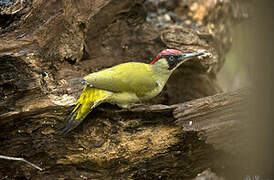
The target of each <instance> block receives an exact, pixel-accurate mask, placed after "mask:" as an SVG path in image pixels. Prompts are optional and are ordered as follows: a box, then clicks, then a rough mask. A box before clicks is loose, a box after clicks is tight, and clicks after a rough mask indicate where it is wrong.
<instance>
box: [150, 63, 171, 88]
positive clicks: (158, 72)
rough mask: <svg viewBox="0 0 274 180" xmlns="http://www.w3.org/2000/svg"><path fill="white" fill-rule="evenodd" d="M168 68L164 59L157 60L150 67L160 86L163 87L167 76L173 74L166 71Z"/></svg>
mask: <svg viewBox="0 0 274 180" xmlns="http://www.w3.org/2000/svg"><path fill="white" fill-rule="evenodd" d="M168 67H169V66H168V63H167V61H166V60H165V59H164V58H162V59H159V60H158V61H157V62H155V63H154V64H151V65H150V68H151V70H152V71H153V74H154V75H155V78H156V79H157V81H158V82H159V83H160V84H161V85H162V86H164V85H165V83H166V81H167V80H168V78H169V76H170V75H171V74H172V72H173V70H168Z"/></svg>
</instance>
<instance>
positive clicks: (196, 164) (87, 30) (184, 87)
mask: <svg viewBox="0 0 274 180" xmlns="http://www.w3.org/2000/svg"><path fill="white" fill-rule="evenodd" d="M15 2H16V3H13V4H11V5H9V6H8V7H7V8H3V9H4V10H3V11H1V15H0V18H1V21H0V25H1V29H0V30H1V34H0V37H1V38H0V73H1V74H0V90H1V92H0V125H1V127H0V129H1V132H0V154H1V155H5V156H12V157H22V158H24V159H26V160H28V161H30V162H32V163H34V164H37V165H39V166H40V167H42V168H43V169H44V171H42V172H38V171H36V170H35V169H32V168H31V167H29V166H27V165H25V164H20V162H9V161H5V160H0V161H1V163H0V177H4V178H5V177H7V178H11V179H15V178H29V179H41V178H44V179H57V178H71V179H91V178H102V179H130V178H131V179H143V178H147V179H156V178H168V179H176V178H193V177H195V176H196V175H197V174H198V173H200V172H202V171H204V170H205V169H208V168H212V169H214V170H216V171H217V172H218V173H220V174H222V173H224V171H223V170H222V169H220V168H218V167H219V166H229V167H230V166H232V165H231V164H229V162H224V161H217V162H216V160H214V159H213V158H212V157H216V156H218V157H223V156H227V155H228V156H229V157H232V158H235V157H236V156H235V153H236V154H237V151H236V148H235V147H234V145H235V144H234V141H233V140H234V137H235V136H238V134H239V133H240V130H239V129H238V127H239V126H238V123H240V121H239V120H238V117H239V116H240V114H242V113H241V112H242V111H243V109H242V107H243V105H242V104H245V103H246V99H247V98H246V96H247V95H246V93H247V91H246V90H239V91H236V92H232V93H228V94H219V95H216V96H212V97H208V98H203V99H198V100H194V99H197V98H202V97H205V96H210V95H214V94H216V93H219V92H221V89H220V88H219V87H218V85H217V83H216V74H217V73H218V71H219V69H220V68H221V67H222V65H223V63H224V56H225V54H226V52H228V50H229V49H230V44H231V41H230V39H231V37H230V29H231V25H233V24H234V23H235V22H236V21H238V20H239V19H242V17H243V15H242V12H241V11H240V10H241V9H239V8H238V9H237V8H235V7H242V5H241V4H240V6H239V4H238V3H236V2H234V1H217V2H216V1H210V3H208V2H209V1H198V0H197V1H193V2H192V1H191V2H190V1H189V2H186V1H184V0H181V1H180V2H179V1H174V3H171V4H169V3H168V1H167V2H166V3H167V4H165V5H166V6H168V8H169V9H170V10H171V11H172V12H177V14H179V16H180V17H181V19H187V20H188V21H183V22H181V21H179V20H176V17H173V16H172V18H174V19H173V20H170V21H172V23H173V24H169V25H168V26H161V27H158V26H156V24H157V23H156V24H155V23H153V22H149V21H148V17H149V16H148V15H149V13H151V12H150V11H153V10H152V9H150V8H151V7H153V6H152V5H149V3H150V1H144V0H134V1H130V0H125V1H117V0H108V1H102V0H97V1H85V0H79V1H72V0H68V1H63V0H60V1H47V0H34V1H28V2H27V3H21V4H20V2H21V1H15ZM147 3H148V4H147ZM195 3H196V5H195ZM144 4H145V6H146V7H147V9H145V8H144ZM193 6H195V7H196V8H193ZM1 8H2V7H1ZM184 8H185V9H184ZM156 9H157V8H156ZM231 11H233V13H230V12H231ZM159 17H160V15H159ZM163 48H176V49H180V50H182V51H184V52H193V51H197V50H199V49H205V50H207V51H208V52H209V53H210V54H211V56H210V57H207V58H203V59H194V60H192V61H190V62H188V63H186V64H184V65H183V66H182V67H180V69H178V70H177V71H176V72H175V73H174V74H173V75H172V77H171V78H170V79H169V81H168V83H167V84H166V87H165V89H164V91H163V92H162V93H161V95H160V96H158V97H157V98H155V99H153V100H151V101H150V102H146V104H147V105H146V106H145V108H144V106H140V107H136V108H134V109H131V110H121V109H119V108H117V107H116V106H112V105H107V104H103V105H101V106H100V107H98V108H97V109H96V110H94V111H93V112H92V113H91V114H90V115H89V116H88V117H87V118H86V120H85V121H84V123H82V124H81V125H80V127H79V128H77V129H76V130H75V131H73V132H72V133H71V134H70V135H69V136H66V137H64V136H60V135H58V133H57V131H56V127H57V126H58V125H59V124H60V123H61V122H62V121H63V120H64V118H65V117H66V116H67V115H68V113H69V112H70V111H71V110H72V105H73V104H74V103H75V100H76V97H77V95H79V93H80V92H81V88H82V87H81V86H80V87H79V86H78V85H79V84H78V83H77V79H76V80H75V78H79V77H83V76H84V75H87V74H89V73H91V72H94V71H96V70H100V69H103V68H107V67H110V66H113V65H116V64H119V63H123V62H128V61H138V62H145V63H148V62H149V61H151V60H152V58H153V57H154V56H155V55H156V54H157V53H158V52H159V51H160V50H162V49H163ZM74 81H76V83H74ZM190 100H193V101H190ZM186 101H188V102H186ZM184 102H186V103H184ZM151 104H162V105H151ZM234 110H237V112H238V111H239V113H237V112H235V113H234ZM216 117H222V118H221V119H219V118H216ZM175 122H176V123H177V124H176V123H175ZM178 125H179V126H178ZM181 126H182V127H183V128H181ZM222 130H225V131H222ZM234 133H235V135H232V136H231V134H234ZM227 136H230V137H231V141H226V140H224V139H226V137H227Z"/></svg>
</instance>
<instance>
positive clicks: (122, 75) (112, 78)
mask: <svg viewBox="0 0 274 180" xmlns="http://www.w3.org/2000/svg"><path fill="white" fill-rule="evenodd" d="M84 79H85V80H87V82H89V83H90V84H91V85H92V86H94V87H96V88H99V89H103V90H108V91H113V92H125V91H126V92H134V93H136V94H137V95H138V96H143V95H144V94H145V93H147V92H149V91H152V90H153V89H154V88H156V87H157V86H158V85H157V83H155V80H154V76H153V73H152V71H151V68H150V67H149V65H148V64H144V63H134V62H131V63H124V64H120V65H117V66H114V67H112V68H109V69H105V70H102V71H99V72H95V73H92V74H89V75H87V76H85V77H84Z"/></svg>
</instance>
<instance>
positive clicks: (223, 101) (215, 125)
mask: <svg viewBox="0 0 274 180" xmlns="http://www.w3.org/2000/svg"><path fill="white" fill-rule="evenodd" d="M248 97H249V90H248V89H240V90H237V91H234V92H229V93H223V94H217V95H214V96H210V97H206V98H202V99H197V100H193V101H190V102H186V103H183V104H180V105H178V106H177V105H176V106H177V108H176V109H175V110H174V112H173V115H174V118H175V119H176V123H177V124H178V125H180V126H181V127H183V130H184V131H198V132H200V133H199V136H200V137H201V138H203V139H205V141H206V142H207V143H209V144H212V145H214V147H215V148H216V149H221V150H223V151H225V152H227V153H235V154H237V153H238V150H239V144H241V145H242V143H244V141H243V137H241V136H242V135H243V132H244V120H245V118H246V117H247V104H248V99H249V98H248Z"/></svg>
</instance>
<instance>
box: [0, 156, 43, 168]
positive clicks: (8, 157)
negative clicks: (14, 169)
mask: <svg viewBox="0 0 274 180" xmlns="http://www.w3.org/2000/svg"><path fill="white" fill-rule="evenodd" d="M0 159H6V160H12V161H22V162H25V163H27V164H29V165H31V166H32V167H34V168H36V169H38V170H40V171H43V169H42V168H40V167H39V166H37V165H35V164H33V163H31V162H29V161H27V160H25V159H24V158H17V157H10V156H3V155H0Z"/></svg>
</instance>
